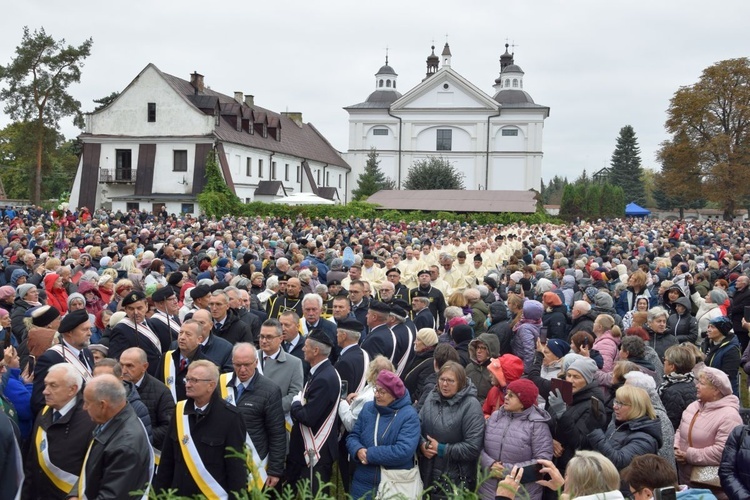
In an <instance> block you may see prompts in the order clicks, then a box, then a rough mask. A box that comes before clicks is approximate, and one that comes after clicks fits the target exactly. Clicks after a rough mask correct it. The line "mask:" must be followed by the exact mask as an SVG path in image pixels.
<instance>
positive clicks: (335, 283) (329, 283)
mask: <svg viewBox="0 0 750 500" xmlns="http://www.w3.org/2000/svg"><path fill="white" fill-rule="evenodd" d="M331 285H338V286H341V280H330V281H329V282H328V286H331Z"/></svg>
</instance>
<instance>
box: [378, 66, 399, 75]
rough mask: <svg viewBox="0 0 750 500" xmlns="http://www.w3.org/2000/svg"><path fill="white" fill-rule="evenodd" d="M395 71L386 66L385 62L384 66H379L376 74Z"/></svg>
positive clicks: (389, 73)
mask: <svg viewBox="0 0 750 500" xmlns="http://www.w3.org/2000/svg"><path fill="white" fill-rule="evenodd" d="M395 74H396V72H395V71H394V70H393V68H391V67H390V66H388V64H385V65H384V66H381V67H380V69H379V70H378V72H377V73H376V75H395Z"/></svg>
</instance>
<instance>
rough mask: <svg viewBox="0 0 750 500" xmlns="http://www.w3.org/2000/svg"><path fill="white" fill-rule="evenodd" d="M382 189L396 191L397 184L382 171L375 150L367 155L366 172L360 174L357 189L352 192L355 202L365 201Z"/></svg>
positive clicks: (371, 150)
mask: <svg viewBox="0 0 750 500" xmlns="http://www.w3.org/2000/svg"><path fill="white" fill-rule="evenodd" d="M382 189H396V186H395V182H393V180H392V179H389V178H388V177H386V176H385V174H384V173H383V172H382V170H380V160H378V152H377V151H376V150H375V148H372V149H370V152H369V153H368V154H367V163H365V171H364V172H362V173H361V174H359V178H358V179H357V188H356V189H354V190H353V191H352V196H353V197H354V200H357V201H359V200H365V199H367V198H368V197H369V196H371V195H373V194H375V193H377V192H378V191H380V190H382Z"/></svg>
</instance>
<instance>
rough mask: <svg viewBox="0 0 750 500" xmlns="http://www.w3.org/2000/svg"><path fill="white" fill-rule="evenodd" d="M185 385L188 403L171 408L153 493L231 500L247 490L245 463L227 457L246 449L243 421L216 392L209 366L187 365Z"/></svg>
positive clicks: (214, 374)
mask: <svg viewBox="0 0 750 500" xmlns="http://www.w3.org/2000/svg"><path fill="white" fill-rule="evenodd" d="M186 379H187V382H186V383H187V396H188V399H187V400H185V401H180V402H179V403H178V404H177V406H176V408H175V414H174V418H172V422H171V424H170V426H169V432H168V433H167V439H166V442H165V443H164V450H162V454H161V463H160V464H159V471H158V472H157V474H156V478H155V479H154V491H156V492H157V493H159V492H161V491H162V490H167V489H172V488H174V489H176V490H177V494H178V495H180V496H187V497H192V496H195V495H203V496H205V497H208V498H233V497H234V495H233V493H238V494H239V493H241V492H242V490H244V489H245V488H246V487H247V469H246V466H245V460H244V457H237V456H227V449H230V450H236V451H240V450H242V449H243V446H244V445H245V424H244V422H243V420H242V415H240V412H239V411H238V410H237V408H235V407H234V406H232V405H229V404H228V403H226V402H225V401H224V400H223V399H221V397H220V396H219V392H218V391H216V387H217V386H218V383H219V369H218V368H217V367H216V365H214V364H213V363H211V362H210V361H207V360H200V361H195V362H193V363H191V364H190V366H189V367H188V374H187V377H186ZM185 417H187V418H185ZM194 472H195V475H194Z"/></svg>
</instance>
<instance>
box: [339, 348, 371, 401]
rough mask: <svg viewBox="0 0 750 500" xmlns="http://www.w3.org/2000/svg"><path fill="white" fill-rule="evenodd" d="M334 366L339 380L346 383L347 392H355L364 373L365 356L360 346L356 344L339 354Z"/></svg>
mask: <svg viewBox="0 0 750 500" xmlns="http://www.w3.org/2000/svg"><path fill="white" fill-rule="evenodd" d="M334 366H335V368H336V371H337V372H339V376H340V377H341V381H342V382H343V381H346V383H347V384H348V387H349V389H348V392H349V393H350V394H351V393H353V392H357V387H359V383H360V382H361V381H362V378H363V377H364V374H365V356H364V353H363V351H362V348H361V347H359V346H358V345H356V344H355V345H353V346H351V347H350V348H349V349H347V350H346V351H345V352H343V353H342V354H341V355H340V356H339V359H338V361H336V364H335V365H334Z"/></svg>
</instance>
